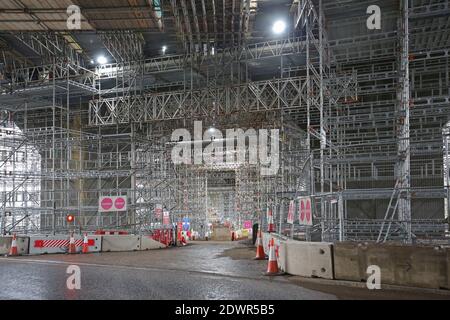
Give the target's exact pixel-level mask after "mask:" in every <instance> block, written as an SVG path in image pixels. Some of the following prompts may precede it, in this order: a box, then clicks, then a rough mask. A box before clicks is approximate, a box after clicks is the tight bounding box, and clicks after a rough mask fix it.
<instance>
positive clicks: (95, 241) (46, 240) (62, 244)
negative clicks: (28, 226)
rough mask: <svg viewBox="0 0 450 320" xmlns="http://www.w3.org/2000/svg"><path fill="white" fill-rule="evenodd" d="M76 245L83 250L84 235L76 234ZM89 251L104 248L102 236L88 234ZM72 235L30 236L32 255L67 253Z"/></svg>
mask: <svg viewBox="0 0 450 320" xmlns="http://www.w3.org/2000/svg"><path fill="white" fill-rule="evenodd" d="M74 239H75V247H76V251H77V252H78V253H80V252H81V250H82V246H83V242H84V236H81V235H74ZM88 241H89V252H100V251H101V250H102V236H88ZM69 242H70V237H69V236H66V235H56V236H53V235H40V236H31V237H30V250H29V254H30V255H41V254H58V253H67V251H68V248H69Z"/></svg>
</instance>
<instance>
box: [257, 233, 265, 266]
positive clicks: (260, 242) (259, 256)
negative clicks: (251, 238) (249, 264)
mask: <svg viewBox="0 0 450 320" xmlns="http://www.w3.org/2000/svg"><path fill="white" fill-rule="evenodd" d="M255 260H266V253H265V252H264V246H263V240H262V231H261V230H259V233H258V238H257V239H256V258H255Z"/></svg>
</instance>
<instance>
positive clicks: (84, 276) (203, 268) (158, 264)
mask: <svg viewBox="0 0 450 320" xmlns="http://www.w3.org/2000/svg"><path fill="white" fill-rule="evenodd" d="M253 256H254V249H252V248H248V247H246V246H245V245H242V244H237V243H212V242H210V243H196V244H193V245H191V246H189V247H184V248H176V249H164V250H156V251H147V252H127V253H101V254H88V255H46V256H34V257H18V258H0V300H24V299H27V300H28V299H33V300H49V299H51V300H99V299H102V300H103V299H113V300H150V299H162V300H203V299H208V300H330V299H333V300H334V299H338V298H341V299H436V298H437V299H439V298H442V296H440V295H433V294H424V293H414V292H392V291H380V292H371V291H369V290H367V289H358V288H348V287H345V286H336V285H331V286H330V285H324V284H323V283H314V282H310V281H309V282H304V281H302V280H301V279H300V280H299V279H297V278H295V277H266V276H264V275H263V273H264V271H265V269H266V266H267V262H266V261H254V260H253V259H252V257H253ZM69 266H78V267H79V269H80V272H81V273H80V284H81V289H80V290H69V289H68V287H67V284H66V283H67V279H68V278H69V276H70V275H69V274H67V269H68V267H69ZM446 298H447V299H448V298H449V297H446Z"/></svg>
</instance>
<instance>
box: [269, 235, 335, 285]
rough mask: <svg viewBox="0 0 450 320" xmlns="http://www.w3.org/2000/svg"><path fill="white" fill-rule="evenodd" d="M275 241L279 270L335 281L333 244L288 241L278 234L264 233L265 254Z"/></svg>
mask: <svg viewBox="0 0 450 320" xmlns="http://www.w3.org/2000/svg"><path fill="white" fill-rule="evenodd" d="M272 239H274V242H275V248H276V253H277V259H278V266H279V268H280V269H281V270H282V271H284V272H286V273H288V274H291V275H295V276H301V277H309V278H311V277H317V278H324V279H334V265H333V244H332V243H322V242H303V241H295V240H290V239H286V238H285V237H281V236H279V235H278V234H274V233H263V246H264V252H265V253H266V254H269V242H270V241H271V240H272Z"/></svg>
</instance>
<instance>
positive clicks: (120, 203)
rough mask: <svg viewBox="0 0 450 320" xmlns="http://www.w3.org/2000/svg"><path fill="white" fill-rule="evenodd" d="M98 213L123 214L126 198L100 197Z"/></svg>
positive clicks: (125, 209) (125, 207)
mask: <svg viewBox="0 0 450 320" xmlns="http://www.w3.org/2000/svg"><path fill="white" fill-rule="evenodd" d="M98 211H99V212H123V211H127V197H126V196H120V197H100V200H99V206H98Z"/></svg>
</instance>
